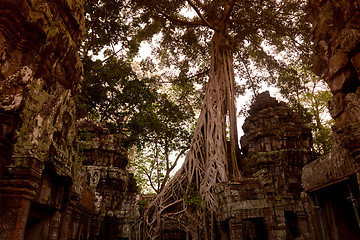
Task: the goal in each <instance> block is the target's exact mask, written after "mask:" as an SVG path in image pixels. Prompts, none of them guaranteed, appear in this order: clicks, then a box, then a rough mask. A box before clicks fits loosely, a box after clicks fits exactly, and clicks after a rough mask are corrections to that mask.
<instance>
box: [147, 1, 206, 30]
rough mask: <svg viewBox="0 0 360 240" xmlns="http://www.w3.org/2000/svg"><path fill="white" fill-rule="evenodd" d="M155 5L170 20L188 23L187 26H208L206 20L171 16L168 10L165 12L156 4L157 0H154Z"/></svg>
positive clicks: (177, 22) (176, 22)
mask: <svg viewBox="0 0 360 240" xmlns="http://www.w3.org/2000/svg"><path fill="white" fill-rule="evenodd" d="M152 3H153V6H154V8H155V10H156V11H157V12H159V13H160V14H161V15H163V16H164V17H165V18H166V19H168V20H170V21H171V22H173V23H175V24H177V25H186V26H208V25H207V24H206V22H204V21H186V20H182V19H179V18H176V17H173V16H170V15H169V14H167V13H166V12H164V11H163V10H162V9H161V8H159V6H157V4H156V0H153V1H152Z"/></svg>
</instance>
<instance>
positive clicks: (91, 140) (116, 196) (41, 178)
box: [0, 0, 137, 240]
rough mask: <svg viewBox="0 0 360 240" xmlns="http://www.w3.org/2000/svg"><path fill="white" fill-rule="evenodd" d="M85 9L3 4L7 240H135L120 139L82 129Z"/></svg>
mask: <svg viewBox="0 0 360 240" xmlns="http://www.w3.org/2000/svg"><path fill="white" fill-rule="evenodd" d="M83 4H84V1H70V0H60V1H46V0H31V1H23V0H11V1H0V239H2V240H10V239H11V240H15V239H16V240H22V239H25V240H45V239H64V240H65V239H95V238H96V239H119V238H130V236H131V233H130V229H131V224H132V222H133V221H135V219H136V216H137V210H136V208H134V205H135V201H136V200H137V189H136V185H135V181H134V179H133V177H132V175H131V174H129V173H128V171H127V170H126V165H127V158H126V153H125V152H124V151H123V150H122V149H121V144H119V141H121V137H119V136H115V135H112V134H110V133H109V132H108V130H107V129H105V128H103V127H101V126H94V125H93V124H91V123H86V122H78V124H76V106H75V96H76V94H77V93H78V91H79V83H80V81H81V79H82V64H81V61H80V58H79V56H78V53H77V52H78V49H79V45H80V43H81V41H82V37H83V32H84V16H83ZM119 146H120V147H119Z"/></svg>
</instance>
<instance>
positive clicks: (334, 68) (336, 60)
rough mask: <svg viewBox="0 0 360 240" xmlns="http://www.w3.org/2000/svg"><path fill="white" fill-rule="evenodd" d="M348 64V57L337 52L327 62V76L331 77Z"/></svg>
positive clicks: (339, 51)
mask: <svg viewBox="0 0 360 240" xmlns="http://www.w3.org/2000/svg"><path fill="white" fill-rule="evenodd" d="M348 62H349V58H348V55H347V54H345V53H343V52H342V51H341V50H338V51H337V52H336V53H335V54H334V55H333V56H332V57H331V58H330V60H329V76H330V77H332V76H333V75H334V74H336V73H337V72H338V71H339V70H341V69H342V68H344V67H345V66H346V65H347V64H348Z"/></svg>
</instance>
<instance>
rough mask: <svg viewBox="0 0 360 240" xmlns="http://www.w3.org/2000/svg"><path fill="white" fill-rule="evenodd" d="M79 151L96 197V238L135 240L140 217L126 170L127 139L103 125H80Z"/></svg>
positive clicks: (135, 191)
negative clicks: (137, 221)
mask: <svg viewBox="0 0 360 240" xmlns="http://www.w3.org/2000/svg"><path fill="white" fill-rule="evenodd" d="M77 126H78V137H79V148H80V150H81V157H82V162H83V170H84V175H83V176H82V179H83V180H82V182H83V183H85V184H86V185H87V186H88V187H87V189H88V190H89V192H90V193H91V194H93V196H94V197H95V202H94V207H95V212H96V214H97V216H98V219H97V222H98V226H97V230H96V236H97V239H98V240H101V239H104V240H108V239H132V237H133V236H135V233H134V232H132V231H133V229H131V227H132V225H133V224H134V222H135V221H136V219H137V218H138V217H139V211H138V208H137V205H136V204H137V202H139V198H140V196H139V194H138V189H137V186H136V181H135V178H134V176H133V174H132V173H130V172H129V171H128V170H127V168H126V166H127V163H128V156H127V152H126V151H124V149H123V148H122V147H121V146H122V144H121V141H122V139H123V137H122V136H121V135H119V134H111V133H110V132H109V130H108V129H107V128H106V127H104V126H102V125H101V124H99V123H94V122H91V121H88V120H79V121H78V124H77Z"/></svg>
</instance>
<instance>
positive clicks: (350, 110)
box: [302, 0, 360, 239]
mask: <svg viewBox="0 0 360 240" xmlns="http://www.w3.org/2000/svg"><path fill="white" fill-rule="evenodd" d="M307 12H308V15H309V20H310V22H311V23H312V24H313V29H312V35H313V41H314V45H313V56H312V63H313V71H314V72H315V73H316V74H317V75H319V76H320V77H321V78H322V79H324V80H325V81H326V82H327V84H328V85H329V87H330V89H331V92H332V94H333V97H332V99H331V100H330V102H329V110H330V114H331V116H332V117H333V118H334V120H335V126H334V127H333V144H332V151H331V153H330V154H328V155H325V156H322V157H321V158H319V159H317V160H316V161H314V162H312V163H309V164H307V165H306V166H305V167H304V168H303V173H302V184H303V187H304V189H305V193H304V195H303V197H304V201H305V202H306V204H305V206H306V210H307V214H308V217H309V219H308V221H309V223H310V227H309V229H310V230H311V238H312V239H323V238H327V239H358V238H360V229H359V224H360V218H358V215H359V209H358V207H357V202H358V201H359V184H358V182H359V180H360V175H359V157H360V155H359V154H360V141H359V139H360V127H359V122H360V89H359V86H360V81H359V76H360V71H359V70H360V2H359V1H352V0H341V1H335V0H325V1H314V0H310V1H309V6H308V10H307Z"/></svg>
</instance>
